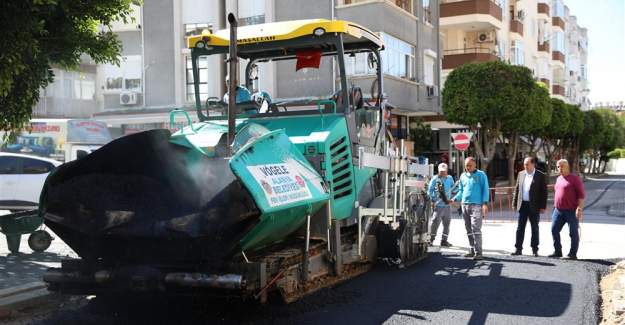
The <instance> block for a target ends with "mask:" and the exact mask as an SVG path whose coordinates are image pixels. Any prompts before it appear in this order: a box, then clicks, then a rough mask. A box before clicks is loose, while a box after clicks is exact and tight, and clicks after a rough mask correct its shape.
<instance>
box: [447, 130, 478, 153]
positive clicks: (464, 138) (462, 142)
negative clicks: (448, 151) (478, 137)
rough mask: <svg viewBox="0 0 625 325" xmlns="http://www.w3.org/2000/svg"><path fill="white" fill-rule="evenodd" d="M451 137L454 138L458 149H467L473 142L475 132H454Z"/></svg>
mask: <svg viewBox="0 0 625 325" xmlns="http://www.w3.org/2000/svg"><path fill="white" fill-rule="evenodd" d="M451 137H452V138H453V139H454V146H455V147H456V149H458V150H460V151H465V150H467V149H468V148H469V144H471V137H473V132H464V133H452V134H451Z"/></svg>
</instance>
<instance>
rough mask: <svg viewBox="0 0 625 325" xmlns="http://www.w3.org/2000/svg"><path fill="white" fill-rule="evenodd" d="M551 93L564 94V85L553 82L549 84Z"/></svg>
mask: <svg viewBox="0 0 625 325" xmlns="http://www.w3.org/2000/svg"><path fill="white" fill-rule="evenodd" d="M551 94H553V95H560V96H564V94H565V91H564V87H563V86H561V85H558V84H553V86H551Z"/></svg>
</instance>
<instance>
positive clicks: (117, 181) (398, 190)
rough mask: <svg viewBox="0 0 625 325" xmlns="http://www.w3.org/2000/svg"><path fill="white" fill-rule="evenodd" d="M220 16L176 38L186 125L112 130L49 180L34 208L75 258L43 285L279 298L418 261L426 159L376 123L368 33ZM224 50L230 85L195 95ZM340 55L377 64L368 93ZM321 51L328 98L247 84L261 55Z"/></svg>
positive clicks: (423, 248)
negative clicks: (185, 57) (185, 55)
mask: <svg viewBox="0 0 625 325" xmlns="http://www.w3.org/2000/svg"><path fill="white" fill-rule="evenodd" d="M229 21H230V24H231V28H230V29H228V30H222V31H217V32H214V33H213V32H211V31H204V32H202V33H201V34H200V35H195V36H191V37H189V38H188V39H187V42H188V47H189V49H190V53H191V62H192V76H193V81H194V84H193V86H194V94H195V95H194V96H195V102H196V108H197V114H198V117H199V119H200V122H199V123H189V125H187V126H186V127H184V128H183V129H181V130H180V131H178V132H176V133H174V134H170V132H169V131H168V130H151V131H146V132H142V133H137V134H133V135H129V136H125V137H122V138H120V139H117V140H115V141H113V142H111V143H109V144H107V145H105V146H104V147H102V148H101V149H99V150H97V151H95V152H94V153H91V154H89V155H88V156H86V157H84V158H82V159H80V160H78V161H73V162H69V163H67V164H65V165H62V166H61V167H59V168H58V169H57V170H56V171H55V172H54V173H53V174H52V175H50V177H49V178H48V179H47V181H46V185H45V187H44V190H43V193H42V196H41V204H40V214H41V216H42V217H43V218H45V223H46V225H47V226H48V227H49V228H50V229H52V230H53V231H54V232H55V233H56V234H58V236H59V237H60V238H61V239H62V240H63V241H64V242H66V243H67V244H68V245H69V246H70V247H71V248H72V249H74V250H75V251H76V253H77V254H78V255H79V256H80V258H79V259H74V260H66V261H63V262H62V266H61V268H52V269H49V270H48V271H47V273H46V274H45V277H44V280H45V281H46V282H47V283H48V284H49V288H50V289H51V290H56V291H60V292H65V293H76V294H100V293H112V294H115V293H126V292H167V293H172V294H192V295H224V296H236V297H241V298H244V299H258V300H260V301H265V300H266V299H267V295H268V294H270V293H272V292H273V293H279V295H281V296H282V297H283V298H284V299H285V300H286V301H287V302H290V301H294V300H296V299H298V298H299V297H301V296H303V295H305V294H307V293H310V292H313V291H315V290H317V289H319V288H323V287H327V286H331V285H333V284H336V283H338V282H340V281H343V280H345V279H348V278H351V277H354V276H357V275H359V274H362V273H363V272H366V271H367V270H369V269H370V268H371V267H372V265H373V264H374V263H375V262H376V261H379V260H381V259H383V260H385V261H387V262H389V263H393V264H397V265H408V264H411V263H413V262H415V261H418V260H420V259H422V258H424V257H425V256H426V254H427V246H428V241H429V235H428V218H429V215H430V212H429V209H430V202H429V200H428V198H427V195H426V194H425V191H424V190H423V188H424V183H425V182H427V178H428V177H429V176H430V175H431V173H432V168H431V166H428V165H425V164H418V163H416V162H414V161H413V160H411V158H410V157H407V156H406V154H405V150H404V148H403V143H402V142H397V141H392V139H390V134H389V132H387V130H386V123H385V122H384V114H385V101H384V98H383V95H382V94H383V89H384V88H383V78H382V64H381V55H380V51H381V50H383V46H384V45H383V42H382V40H381V39H380V37H379V36H378V35H376V34H375V33H372V32H371V31H369V30H367V29H365V28H363V27H362V26H359V25H357V24H354V23H351V22H347V21H340V20H323V19H316V20H300V21H287V22H277V23H268V24H262V25H253V26H244V27H239V28H237V26H236V20H235V19H234V18H233V17H232V16H229ZM234 40H236V41H234ZM227 54H229V55H228V62H229V64H230V71H231V72H230V76H237V75H241V74H245V82H244V84H243V85H238V84H237V81H236V78H230V79H229V83H230V87H229V89H231V90H230V91H228V96H224V98H217V97H204V94H203V93H204V92H205V91H204V90H203V88H202V87H203V84H202V82H203V76H201V73H202V69H203V68H205V67H206V66H205V65H203V64H205V63H203V62H206V61H202V60H204V59H205V58H206V57H211V56H215V55H216V56H219V57H222V58H223V57H225V56H226V55H227ZM350 56H352V57H353V56H364V57H366V61H367V62H368V64H369V66H370V68H371V69H372V70H374V71H375V76H373V77H372V78H371V80H372V81H373V86H372V87H371V94H369V96H368V98H364V97H365V96H363V92H362V91H361V90H360V88H358V87H355V86H353V85H348V81H349V80H348V75H347V74H346V73H345V71H346V58H348V57H350ZM239 59H240V60H241V62H242V63H241V64H240V65H241V67H243V65H244V64H243V62H246V63H245V70H244V71H239V72H237V71H235V70H236V66H237V64H238V63H237V61H238V60H239ZM322 60H335V62H336V68H335V69H336V70H335V71H336V72H337V73H336V80H335V81H337V83H338V85H337V88H338V91H336V92H335V93H334V94H330V95H329V96H316V97H314V96H313V97H311V96H308V97H298V98H291V99H279V98H271V94H269V92H267V91H262V90H261V91H253V89H252V88H254V86H253V85H254V83H255V80H256V78H257V75H258V72H259V71H263V69H258V66H259V65H262V64H267V63H270V64H274V65H277V66H279V68H280V69H283V68H284V69H286V68H285V67H290V69H292V68H293V66H294V63H295V65H296V68H301V67H302V66H304V67H306V68H304V69H303V70H304V71H311V70H314V68H313V67H314V66H315V65H316V66H318V65H319V62H320V61H322ZM289 62H290V63H289ZM289 64H290V65H289ZM241 70H243V69H242V68H241ZM265 71H266V70H265ZM204 72H205V71H204ZM300 72H301V71H298V72H297V73H300ZM329 75H330V74H329ZM316 76H319V74H317V75H316ZM276 77H277V78H280V75H279V74H277V75H276ZM294 82H295V81H294ZM333 82H334V81H333ZM274 95H275V94H274ZM226 97H227V98H226ZM275 97H277V96H275ZM171 114H172V119H173V118H174V115H176V114H186V113H185V112H184V111H173V112H172V113H171ZM187 117H188V116H187ZM189 120H190V119H189ZM393 144H395V145H393Z"/></svg>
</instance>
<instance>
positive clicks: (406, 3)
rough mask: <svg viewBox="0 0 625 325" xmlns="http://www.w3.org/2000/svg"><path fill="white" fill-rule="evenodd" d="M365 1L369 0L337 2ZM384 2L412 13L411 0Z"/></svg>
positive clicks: (343, 2) (389, 0) (345, 3)
mask: <svg viewBox="0 0 625 325" xmlns="http://www.w3.org/2000/svg"><path fill="white" fill-rule="evenodd" d="M366 1H369V0H343V1H339V4H340V3H342V4H344V5H349V4H354V3H359V2H366ZM386 2H389V3H392V4H394V5H396V6H397V7H399V8H402V9H404V10H405V11H407V12H408V13H410V14H412V0H386Z"/></svg>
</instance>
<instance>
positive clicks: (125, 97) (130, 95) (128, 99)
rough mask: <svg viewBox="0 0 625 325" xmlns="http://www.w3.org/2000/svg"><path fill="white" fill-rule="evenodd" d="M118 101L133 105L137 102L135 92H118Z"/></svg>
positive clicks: (122, 103)
mask: <svg viewBox="0 0 625 325" xmlns="http://www.w3.org/2000/svg"><path fill="white" fill-rule="evenodd" d="M119 103H120V104H121V105H135V104H136V103H137V93H134V92H131V91H126V92H123V93H121V94H119Z"/></svg>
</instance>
